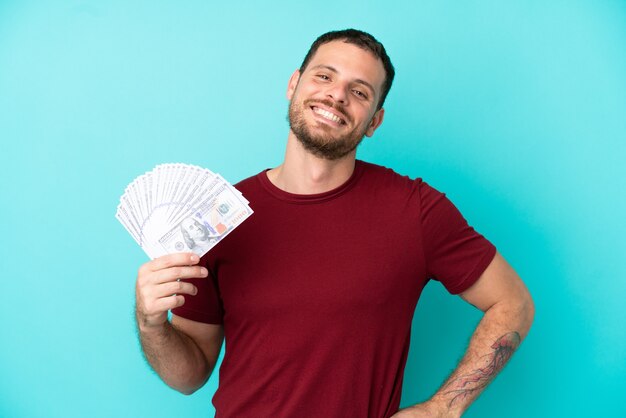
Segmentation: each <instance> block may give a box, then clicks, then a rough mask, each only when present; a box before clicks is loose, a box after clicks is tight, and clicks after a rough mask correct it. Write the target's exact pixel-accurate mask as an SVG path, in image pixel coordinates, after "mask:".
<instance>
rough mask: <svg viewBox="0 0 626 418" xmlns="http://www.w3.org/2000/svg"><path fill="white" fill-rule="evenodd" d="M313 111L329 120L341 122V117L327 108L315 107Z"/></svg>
mask: <svg viewBox="0 0 626 418" xmlns="http://www.w3.org/2000/svg"><path fill="white" fill-rule="evenodd" d="M313 111H314V112H315V113H317V114H318V115H320V116H323V117H325V118H326V119H328V120H332V121H333V122H337V123H341V118H339V117H337V116H336V115H333V114H332V113H330V112H329V111H327V110H324V109H320V108H319V107H314V108H313Z"/></svg>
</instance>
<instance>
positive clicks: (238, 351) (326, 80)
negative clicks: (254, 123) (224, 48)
mask: <svg viewBox="0 0 626 418" xmlns="http://www.w3.org/2000/svg"><path fill="white" fill-rule="evenodd" d="M393 75H394V70H393V66H392V65H391V62H390V60H389V58H388V56H387V54H386V52H385V50H384V48H383V46H382V45H381V44H380V43H378V42H377V41H376V40H375V39H374V38H373V37H372V36H371V35H369V34H366V33H363V32H360V31H356V30H346V31H339V32H330V33H327V34H325V35H322V36H321V37H320V38H318V39H317V40H316V42H315V43H314V44H313V46H312V47H311V50H310V51H309V53H308V54H307V56H306V58H305V60H304V62H303V64H302V66H301V68H300V69H299V70H296V71H295V72H294V73H293V75H292V76H291V79H290V80H289V84H288V88H287V98H288V99H289V100H290V105H289V121H290V127H291V129H290V131H289V135H288V138H287V150H286V154H285V160H284V162H283V164H281V165H280V166H278V167H276V168H274V169H271V170H268V171H264V172H262V173H260V174H258V175H256V176H253V177H251V178H249V179H246V180H244V181H242V182H241V183H239V184H238V185H237V187H238V188H239V190H240V191H241V192H242V193H243V194H244V195H245V196H246V197H247V198H248V199H249V200H250V205H251V207H252V208H253V209H254V211H255V213H254V215H253V216H252V217H251V218H250V219H248V220H246V222H244V223H243V224H242V225H241V226H240V227H239V228H237V229H236V230H234V231H233V232H232V233H231V235H230V236H229V237H227V239H225V240H224V241H222V242H220V244H219V245H217V246H216V247H215V248H213V249H212V250H211V251H210V252H209V253H208V254H207V255H206V256H205V257H204V258H203V259H202V261H200V260H199V259H198V257H197V256H195V255H193V254H188V253H187V254H172V255H168V256H164V257H161V258H159V259H155V260H153V261H151V262H148V263H146V264H144V265H143V266H142V267H141V268H140V270H139V275H138V278H137V321H138V325H139V331H140V339H141V343H142V346H143V349H144V352H145V354H146V358H147V359H148V361H149V362H150V364H151V365H152V367H153V368H154V369H155V370H156V371H157V373H158V374H159V376H160V377H161V378H162V379H163V380H164V381H165V382H166V383H167V384H168V385H170V386H171V387H173V388H175V389H177V390H179V391H181V392H183V393H192V392H193V391H195V390H197V389H198V388H200V387H201V386H202V385H203V384H204V383H205V382H206V380H207V379H208V377H209V375H210V373H211V372H212V370H213V368H214V366H215V363H216V361H217V357H218V354H219V352H220V348H221V345H222V341H223V339H224V338H225V340H226V349H225V357H224V360H223V363H222V366H221V368H220V384H219V388H218V390H217V392H216V394H215V397H214V399H213V403H214V405H215V407H216V416H217V417H225V418H230V417H255V418H259V417H272V418H276V417H320V418H321V417H323V418H328V417H357V418H360V417H372V418H373V417H376V418H383V417H384V418H388V417H394V418H408V417H457V416H461V414H462V413H463V411H464V410H465V409H467V407H468V406H469V405H470V403H471V402H472V401H473V400H474V399H475V398H476V397H477V396H478V395H479V394H480V392H481V391H482V390H483V389H484V387H485V386H486V385H487V384H488V383H489V382H490V381H491V380H492V379H493V378H494V376H495V375H496V374H497V373H498V372H499V371H500V370H501V369H502V367H503V366H504V364H505V363H506V361H507V360H508V359H509V357H510V356H511V355H512V353H513V351H514V350H515V349H516V348H517V347H518V345H519V344H520V342H521V340H522V339H523V338H524V337H525V335H526V334H527V332H528V330H529V328H530V324H531V322H532V318H533V310H534V308H533V303H532V300H531V298H530V296H529V294H528V291H527V289H526V287H525V286H524V284H523V283H522V281H521V280H520V279H519V277H518V276H517V274H516V273H515V272H514V271H513V269H512V268H511V267H510V266H509V265H508V264H507V263H506V261H505V260H504V259H503V258H502V257H501V256H500V255H499V254H498V253H497V252H496V250H495V248H494V247H493V245H491V244H490V243H489V242H488V241H487V240H486V239H485V238H484V237H482V236H481V235H479V234H478V233H476V232H475V231H474V230H473V229H472V228H471V227H469V226H468V225H467V223H466V222H465V220H464V219H463V217H462V216H461V215H460V214H459V213H458V211H457V210H456V208H455V207H454V206H453V205H452V204H451V203H450V202H449V200H447V198H445V196H444V195H443V194H442V193H439V192H437V191H436V190H434V189H433V188H431V187H430V186H428V185H427V184H426V183H424V182H422V181H421V180H419V179H417V180H411V179H408V178H406V177H402V176H400V175H398V174H396V173H394V172H393V171H391V170H389V169H386V168H384V167H380V166H376V165H373V164H368V163H365V162H363V161H359V160H356V157H355V156H356V151H355V149H356V147H357V145H358V144H359V142H360V141H361V139H362V138H363V136H368V137H369V136H372V135H373V134H374V131H375V130H376V129H377V128H378V127H379V126H380V124H381V123H382V121H383V117H384V108H383V104H384V99H385V96H386V95H387V92H388V91H389V88H390V86H391V83H392V80H393ZM372 238H374V239H372ZM178 278H183V279H184V280H182V281H178V280H177V279H178ZM429 278H434V279H437V280H440V281H441V282H442V283H443V284H444V285H445V286H446V288H447V289H448V291H450V292H451V293H453V294H460V296H461V297H462V298H463V299H464V300H466V301H467V302H469V303H471V304H472V305H474V306H476V307H478V308H479V309H481V310H482V311H484V312H485V314H484V317H483V319H482V320H481V322H480V324H479V325H478V326H477V328H476V330H475V332H474V334H473V337H472V339H471V341H470V344H469V347H468V348H467V352H466V355H465V356H464V358H463V359H462V360H461V362H460V363H459V365H458V366H457V368H456V370H455V371H454V372H453V373H452V375H451V376H450V377H449V378H448V379H447V381H446V382H445V383H444V384H443V386H442V387H441V388H440V389H439V391H437V393H435V395H433V397H432V398H431V399H430V400H428V401H427V402H424V403H422V404H418V405H415V406H412V407H409V408H405V409H403V410H400V411H398V408H399V403H400V396H401V388H402V380H403V373H404V366H405V363H406V357H407V354H408V347H409V338H410V330H411V321H412V318H413V312H414V309H415V305H416V303H417V300H418V298H419V295H420V293H421V291H422V289H423V287H424V285H425V284H426V282H427V281H428V279H429ZM168 309H172V310H173V316H172V320H171V323H170V322H168V320H167V311H168Z"/></svg>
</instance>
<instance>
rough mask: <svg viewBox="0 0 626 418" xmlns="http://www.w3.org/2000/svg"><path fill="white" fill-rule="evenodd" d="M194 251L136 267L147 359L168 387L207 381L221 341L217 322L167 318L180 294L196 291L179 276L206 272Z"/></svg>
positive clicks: (185, 389)
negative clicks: (206, 322)
mask: <svg viewBox="0 0 626 418" xmlns="http://www.w3.org/2000/svg"><path fill="white" fill-rule="evenodd" d="M198 261H199V258H198V256H197V255H195V254H189V253H181V254H170V255H166V256H163V257H159V258H157V259H154V260H152V261H149V262H148V263H146V264H144V265H143V266H141V268H140V269H139V274H138V275H137V286H136V311H135V312H136V319H137V328H138V330H139V339H140V341H141V347H142V349H143V351H144V354H145V356H146V359H147V360H148V362H149V363H150V365H151V366H152V368H153V369H154V370H155V371H156V372H157V374H158V375H159V376H160V377H161V379H163V381H164V382H165V383H166V384H167V385H168V386H170V387H172V388H174V389H176V390H178V391H179V392H182V393H184V394H191V393H193V392H195V391H196V390H197V389H199V388H201V387H202V386H203V385H204V384H205V383H206V381H207V380H208V378H209V376H210V375H211V372H212V371H213V368H214V367H215V363H216V362H217V358H218V356H219V352H220V349H221V346H222V341H223V339H224V333H223V329H222V326H221V325H213V324H204V323H201V322H196V321H191V320H188V319H185V318H182V317H179V316H175V315H174V316H173V317H172V323H170V322H169V321H168V320H167V312H168V311H169V310H170V309H174V308H177V307H179V306H182V305H183V304H184V302H185V299H184V297H183V296H182V295H183V294H190V295H194V294H196V292H197V289H196V287H195V286H193V285H192V284H191V283H186V282H182V281H178V279H179V278H192V277H207V275H208V272H207V270H206V269H205V268H204V267H200V266H197V265H196V264H197V263H198Z"/></svg>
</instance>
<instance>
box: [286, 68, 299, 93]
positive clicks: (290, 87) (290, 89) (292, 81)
mask: <svg viewBox="0 0 626 418" xmlns="http://www.w3.org/2000/svg"><path fill="white" fill-rule="evenodd" d="M298 81H300V70H296V71H294V72H293V74H291V77H290V78H289V84H287V99H288V100H291V98H292V97H293V93H294V92H295V91H296V87H298Z"/></svg>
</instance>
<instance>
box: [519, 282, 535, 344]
mask: <svg viewBox="0 0 626 418" xmlns="http://www.w3.org/2000/svg"><path fill="white" fill-rule="evenodd" d="M518 318H519V321H520V331H521V332H520V334H522V337H525V336H526V335H527V334H528V332H529V331H530V327H531V325H532V324H533V321H534V320H535V302H534V301H533V298H532V297H531V296H530V293H528V292H526V295H524V297H523V298H522V300H521V301H520V302H519V308H518Z"/></svg>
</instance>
